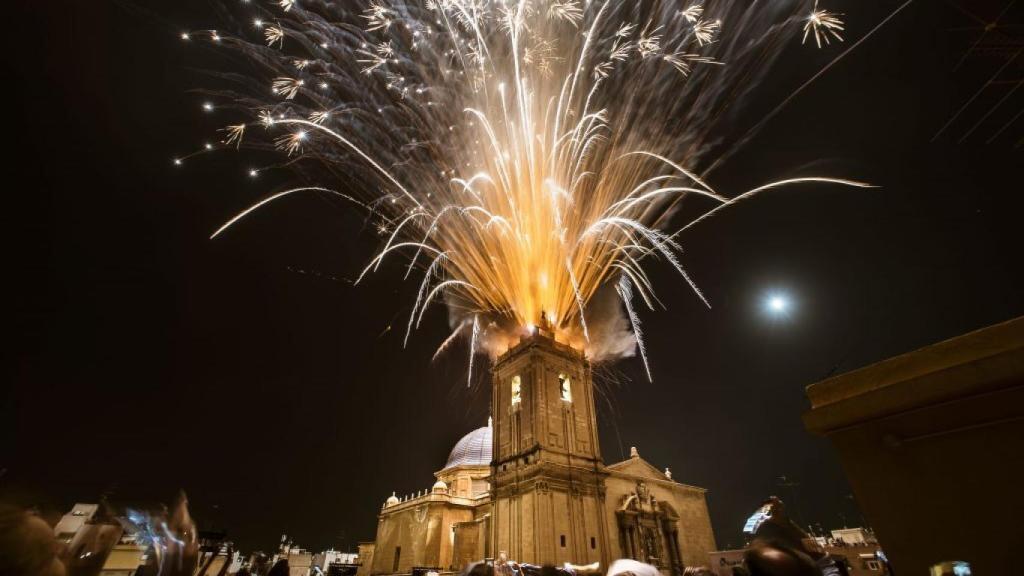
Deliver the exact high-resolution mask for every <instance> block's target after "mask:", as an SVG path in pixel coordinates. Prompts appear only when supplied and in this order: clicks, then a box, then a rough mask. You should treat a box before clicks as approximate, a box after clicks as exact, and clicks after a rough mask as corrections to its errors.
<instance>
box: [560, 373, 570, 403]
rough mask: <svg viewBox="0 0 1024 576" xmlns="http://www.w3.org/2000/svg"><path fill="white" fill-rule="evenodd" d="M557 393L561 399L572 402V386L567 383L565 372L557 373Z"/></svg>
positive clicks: (567, 378)
mask: <svg viewBox="0 0 1024 576" xmlns="http://www.w3.org/2000/svg"><path fill="white" fill-rule="evenodd" d="M558 393H559V395H560V396H561V398H562V400H565V401H566V402H572V386H571V384H570V383H569V377H568V376H567V375H565V374H559V375H558Z"/></svg>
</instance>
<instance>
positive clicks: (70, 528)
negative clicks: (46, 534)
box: [53, 503, 99, 544]
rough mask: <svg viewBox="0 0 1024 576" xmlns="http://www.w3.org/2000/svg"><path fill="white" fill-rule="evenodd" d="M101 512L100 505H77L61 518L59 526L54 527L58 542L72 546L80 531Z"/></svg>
mask: <svg viewBox="0 0 1024 576" xmlns="http://www.w3.org/2000/svg"><path fill="white" fill-rule="evenodd" d="M97 510H99V504H81V503H78V504H75V505H74V506H73V507H72V508H71V511H69V512H68V513H67V514H65V515H64V516H62V517H61V519H60V520H59V521H58V522H57V525H56V526H54V527H53V535H54V536H55V537H56V538H57V540H58V541H60V542H62V543H64V544H70V543H71V541H72V540H74V538H75V535H76V534H78V531H79V530H81V529H82V526H85V524H86V523H87V522H89V521H90V520H92V518H93V516H95V515H96V511H97Z"/></svg>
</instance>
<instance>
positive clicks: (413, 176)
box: [183, 0, 860, 374]
mask: <svg viewBox="0 0 1024 576" xmlns="http://www.w3.org/2000/svg"><path fill="white" fill-rule="evenodd" d="M278 6H279V10H278V14H277V15H276V20H275V24H273V25H264V26H263V27H262V29H260V30H259V31H257V32H255V33H253V32H250V33H253V34H260V35H262V38H256V39H254V40H247V39H245V38H244V37H238V38H232V39H231V41H230V42H222V43H221V45H222V46H223V48H224V49H226V50H236V51H238V52H239V53H240V54H241V55H242V56H244V57H246V58H248V59H249V60H250V61H251V62H252V63H253V64H254V66H252V67H251V68H250V69H247V70H246V72H245V73H244V74H243V73H242V72H237V73H234V74H232V77H234V78H237V77H239V76H245V78H246V80H245V82H243V84H244V85H246V86H264V87H266V86H269V87H270V88H271V89H270V90H266V89H265V88H264V89H262V90H257V89H253V90H251V91H244V90H243V91H242V92H239V90H238V87H237V86H233V87H232V88H231V89H230V90H228V89H225V90H224V91H223V94H222V96H223V97H222V98H220V99H218V108H219V109H221V108H223V109H224V110H225V111H227V110H229V109H233V110H234V111H236V112H237V113H239V114H241V115H244V116H245V121H244V122H243V123H238V124H234V125H232V126H229V127H227V128H226V129H225V130H226V134H227V138H225V139H224V140H223V142H224V144H226V145H230V144H234V145H235V146H241V145H242V140H243V139H242V137H243V135H244V136H245V145H246V146H252V147H256V148H266V146H267V143H270V144H272V145H273V146H276V147H277V148H278V149H279V150H281V151H283V152H284V153H286V154H287V155H289V156H294V157H295V158H293V159H292V160H291V161H290V164H292V165H302V166H305V167H307V169H306V170H304V171H303V173H304V174H307V175H308V174H314V175H322V176H323V177H324V178H329V177H331V176H332V175H334V174H338V173H344V174H346V181H345V182H344V184H343V187H344V188H345V189H346V190H351V191H352V192H353V195H355V196H358V197H359V198H360V200H361V201H359V204H360V205H361V206H365V207H366V208H367V209H368V210H370V214H371V217H372V218H374V219H376V220H377V222H376V226H377V228H379V230H381V231H382V235H383V237H384V240H383V246H382V247H381V249H380V251H379V252H378V253H377V254H376V255H375V256H374V257H373V258H371V260H370V262H369V264H368V265H367V266H366V268H365V269H364V270H363V271H362V273H361V274H360V276H359V280H362V279H363V278H364V277H366V276H367V275H368V274H370V273H372V272H373V271H375V270H377V268H378V267H379V266H380V264H381V262H382V261H383V260H384V259H385V258H389V257H393V256H395V255H398V254H405V255H407V256H408V258H409V262H408V265H407V268H406V275H407V276H409V275H410V274H412V273H413V272H415V271H418V270H419V271H423V276H422V280H421V281H420V287H419V290H418V292H417V296H416V299H415V301H414V302H413V303H412V310H411V313H410V317H409V319H408V323H407V326H406V334H405V336H406V338H408V335H409V333H410V332H411V331H413V330H415V329H416V327H417V326H419V324H420V322H421V320H422V319H423V318H424V314H425V313H426V311H427V309H428V307H429V306H430V304H431V303H433V302H437V301H443V302H444V303H445V304H446V305H447V307H448V310H449V317H450V321H451V326H452V329H453V332H452V335H451V336H450V337H448V339H446V340H445V342H444V343H443V344H442V348H447V347H448V346H449V345H450V343H451V342H452V340H453V339H455V338H457V337H460V336H461V337H467V338H468V339H469V340H470V346H469V347H470V351H471V356H472V354H474V353H476V352H477V351H486V352H487V353H489V354H491V355H496V354H499V353H501V352H502V351H504V350H505V349H507V348H508V347H509V346H510V345H512V344H514V343H515V342H516V341H517V340H518V339H519V338H520V337H522V336H523V335H524V334H528V333H530V332H531V331H533V330H535V329H536V327H540V328H541V329H545V330H549V331H550V332H552V333H553V334H554V336H555V337H556V338H557V339H559V340H560V341H563V342H566V343H569V344H570V345H572V346H574V347H577V348H578V349H581V350H584V351H586V353H587V354H588V355H589V357H590V358H591V359H593V360H602V359H606V358H615V357H621V356H626V355H632V354H635V353H636V350H637V349H639V351H640V354H641V357H642V359H643V361H644V364H645V367H646V364H647V354H646V350H645V348H644V347H643V342H642V339H641V332H640V317H639V315H638V313H637V311H636V310H635V309H634V306H633V304H634V296H635V297H636V302H639V303H642V304H644V305H645V306H646V307H647V308H649V309H651V310H654V309H656V308H657V307H658V306H659V305H660V301H659V300H658V298H657V296H656V294H655V290H654V284H653V282H652V281H651V278H650V277H649V276H648V272H647V269H646V265H647V263H649V262H652V261H655V260H661V261H664V262H667V263H668V264H669V266H671V267H672V268H673V269H675V270H676V271H677V272H678V273H679V274H680V276H681V277H682V278H683V280H684V281H685V282H686V283H687V284H688V285H689V286H691V287H692V289H693V290H694V292H695V294H696V295H697V296H698V297H699V298H700V299H701V300H702V301H703V302H705V303H708V300H707V299H706V298H705V296H704V295H703V294H701V292H700V291H699V290H698V289H697V285H696V283H695V282H694V281H693V279H692V278H691V277H690V275H689V274H688V272H687V271H686V270H685V268H684V266H683V264H682V262H681V261H680V259H679V254H680V248H681V247H680V244H679V241H678V239H677V237H676V235H675V234H669V233H666V232H665V231H663V229H662V227H663V226H664V225H665V224H667V222H668V220H669V217H670V216H671V212H672V210H673V207H674V206H675V205H676V204H677V203H678V202H679V201H680V200H681V199H683V198H686V197H693V198H696V199H697V200H694V202H697V203H701V205H704V206H706V213H707V214H710V213H714V212H717V211H718V210H719V209H721V208H723V207H726V206H729V205H731V204H732V203H734V202H735V201H736V200H737V199H742V198H746V197H748V196H749V195H751V194H754V193H756V192H759V191H761V190H768V189H772V188H775V187H778V186H782V185H786V184H792V183H796V182H806V181H815V182H821V181H829V182H833V183H840V184H850V185H860V184H859V183H856V182H850V181H845V180H843V181H839V180H828V179H822V178H808V179H795V180H787V181H783V182H779V183H772V184H768V185H766V186H762V187H759V188H758V189H755V190H753V191H749V192H747V193H745V194H741V195H738V196H736V197H734V199H730V198H729V197H728V196H726V195H722V194H720V193H718V192H716V191H715V190H713V189H712V188H711V186H709V185H708V183H706V182H705V181H703V180H702V179H701V178H700V177H699V176H698V175H697V173H698V172H697V170H699V169H700V167H701V166H704V165H706V163H707V161H708V160H709V159H711V160H713V159H714V157H715V155H716V154H718V153H720V152H721V149H722V148H723V146H727V144H723V142H724V140H725V137H726V136H727V131H728V129H729V122H730V121H731V120H733V119H734V116H733V114H734V113H735V112H734V110H736V109H737V108H738V104H740V103H741V100H742V99H744V98H746V97H748V96H749V94H750V93H751V92H752V90H753V89H754V88H755V87H756V86H757V84H758V83H759V81H760V80H762V79H763V78H765V77H766V75H767V74H768V72H767V71H768V69H769V68H770V64H771V63H772V62H773V61H774V60H775V59H776V57H777V56H778V54H779V52H780V51H781V50H780V48H779V47H780V46H781V45H783V44H784V41H787V40H789V39H795V37H796V36H798V35H799V32H800V25H801V23H803V22H804V20H805V16H804V15H806V14H807V13H808V9H809V8H810V5H809V2H807V1H802V0H791V1H788V2H787V1H783V2H777V3H776V2H772V3H749V2H732V1H726V0H723V1H720V2H715V3H709V4H706V5H705V4H691V5H689V6H688V7H686V8H683V9H680V7H679V6H678V4H677V3H675V2H662V1H659V0H645V1H642V2H636V3H634V2H612V1H608V0H606V1H599V0H593V1H580V0H518V1H512V0H506V1H496V0H387V1H386V0H369V1H364V0H352V1H351V2H344V3H323V2H308V3H307V2H302V0H299V1H280V2H278ZM811 14H812V18H813V20H810V19H808V20H807V22H806V24H805V26H804V35H805V39H806V35H807V34H808V33H810V32H813V33H814V34H815V38H816V40H817V41H818V42H819V43H820V42H821V41H822V40H824V41H825V42H826V43H827V41H828V38H827V36H826V37H824V38H822V36H825V35H828V34H831V35H833V36H835V37H837V38H838V33H837V31H838V30H842V23H841V22H840V21H839V20H838V19H837V18H836V17H835V16H834V15H832V14H830V13H828V12H825V11H819V10H818V9H817V5H814V8H813V11H812V12H811ZM264 15H265V14H264ZM815 15H816V16H815ZM244 21H246V22H251V21H252V19H251V18H247V19H245V20H244ZM723 23H736V24H735V26H736V28H735V29H729V28H728V27H727V26H725V24H723ZM285 30H287V31H288V32H287V35H288V37H289V42H288V43H287V45H286V43H285V42H284V37H285ZM243 34H244V32H243ZM723 34H732V35H735V36H737V37H739V38H740V39H741V40H739V41H736V40H725V39H724V37H720V36H722V35H723ZM183 37H184V36H183ZM251 69H255V70H257V72H252V71H251ZM306 86H318V87H319V89H317V90H310V89H305V87H306ZM332 110H343V111H344V114H332V113H330V111H332ZM247 126H249V127H250V128H252V129H250V130H248V131H246V127H247ZM255 128H260V129H259V130H257V129H255ZM257 173H258V170H256V169H252V170H251V171H250V175H252V176H255V175H256V174H257ZM297 191H320V192H329V193H333V194H338V193H337V192H333V191H331V190H328V189H327V188H321V187H318V186H303V187H298V188H293V189H290V190H286V191H285V192H279V193H277V194H274V195H271V196H269V197H268V198H266V199H264V200H261V201H260V202H258V203H257V204H255V205H254V206H251V207H249V208H247V209H246V210H244V211H242V212H241V213H240V214H238V215H236V216H235V217H234V218H232V219H231V220H230V221H228V222H227V223H226V224H225V225H224V226H222V227H221V228H219V229H218V230H217V231H216V232H215V233H214V236H217V235H219V234H221V233H223V232H224V231H225V230H226V229H228V228H229V227H231V226H233V225H236V224H237V223H238V222H240V221H243V220H245V219H246V217H247V216H248V215H249V214H251V213H252V212H253V211H254V210H256V209H257V208H259V207H262V206H264V205H265V204H267V203H269V202H271V201H272V200H276V199H278V198H282V197H285V196H289V195H291V194H292V193H293V192H297ZM346 197H347V198H348V196H346ZM357 282H358V281H357ZM609 291H611V293H612V294H613V296H614V294H618V296H619V297H620V303H619V304H618V307H617V308H616V310H617V312H616V313H615V314H611V315H609V314H606V313H603V314H593V315H592V312H593V311H594V310H593V308H594V307H595V306H599V305H600V304H598V302H604V301H606V300H607V298H605V297H601V298H598V297H597V296H598V295H599V294H606V293H609ZM709 305H710V304H709ZM609 316H614V317H616V318H619V319H622V318H625V319H626V320H627V322H626V325H627V326H629V327H630V328H627V329H613V328H610V327H608V326H605V325H602V321H601V320H600V319H599V318H607V317H609ZM588 320H589V322H588ZM613 324H614V323H613ZM619 324H622V323H621V322H619V323H618V324H616V325H619ZM623 330H625V332H624V331H623ZM626 339H628V342H629V345H628V346H627V345H624V344H623V342H625V341H626ZM470 366H472V361H471V364H470ZM648 374H649V371H648Z"/></svg>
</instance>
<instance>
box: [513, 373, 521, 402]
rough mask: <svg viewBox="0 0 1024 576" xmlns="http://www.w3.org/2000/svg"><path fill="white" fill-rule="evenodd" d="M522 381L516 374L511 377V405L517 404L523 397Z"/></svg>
mask: <svg viewBox="0 0 1024 576" xmlns="http://www.w3.org/2000/svg"><path fill="white" fill-rule="evenodd" d="M522 393H523V381H522V379H521V378H520V377H519V375H518V374H516V375H515V376H513V377H512V404H513V405H515V404H519V402H520V401H522V399H523V396H522Z"/></svg>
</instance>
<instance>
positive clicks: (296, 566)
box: [270, 535, 313, 576]
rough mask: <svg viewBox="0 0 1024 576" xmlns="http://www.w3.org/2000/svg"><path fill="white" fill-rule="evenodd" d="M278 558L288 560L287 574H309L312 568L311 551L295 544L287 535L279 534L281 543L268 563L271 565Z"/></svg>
mask: <svg viewBox="0 0 1024 576" xmlns="http://www.w3.org/2000/svg"><path fill="white" fill-rule="evenodd" d="M278 560H287V561H288V575H289V576H310V572H311V570H312V568H313V553H312V552H310V551H308V550H306V549H304V548H302V547H301V546H296V545H295V543H294V542H292V541H291V540H288V536H287V535H282V536H281V545H280V546H279V547H278V550H277V554H275V555H274V558H273V559H272V560H271V562H270V565H271V566H273V565H274V564H275V563H276V562H277V561H278Z"/></svg>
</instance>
